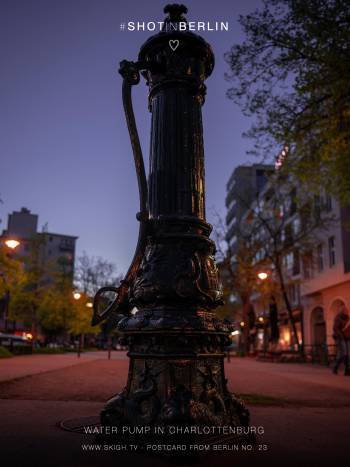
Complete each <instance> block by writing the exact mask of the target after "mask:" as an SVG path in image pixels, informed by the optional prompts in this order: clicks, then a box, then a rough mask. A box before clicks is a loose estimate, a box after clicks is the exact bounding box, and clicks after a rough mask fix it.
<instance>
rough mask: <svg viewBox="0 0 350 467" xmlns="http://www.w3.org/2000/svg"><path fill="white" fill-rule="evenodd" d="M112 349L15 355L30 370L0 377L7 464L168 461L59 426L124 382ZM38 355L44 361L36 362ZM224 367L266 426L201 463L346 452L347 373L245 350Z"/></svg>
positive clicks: (344, 455) (325, 457)
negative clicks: (253, 441) (108, 447)
mask: <svg viewBox="0 0 350 467" xmlns="http://www.w3.org/2000/svg"><path fill="white" fill-rule="evenodd" d="M38 357H39V358H38ZM43 357H45V358H43ZM57 357H61V358H57ZM62 357H63V358H62ZM112 357H113V360H107V354H106V353H103V352H102V353H98V354H97V355H96V353H91V354H84V355H83V356H82V358H81V359H80V360H79V359H77V357H76V355H69V354H67V355H55V356H28V357H18V359H19V360H18V363H17V367H18V369H19V368H20V366H21V364H22V366H23V365H24V364H25V363H26V362H27V363H28V366H29V367H30V370H31V371H32V374H31V375H27V376H24V377H21V378H19V379H15V380H11V381H3V382H0V412H1V414H2V416H1V421H2V423H1V424H0V440H1V446H0V450H1V453H2V459H4V460H5V461H6V460H7V459H8V462H11V465H21V464H22V463H23V460H24V459H25V460H26V461H34V462H35V464H36V465H38V467H41V466H43V467H46V466H50V467H54V466H57V467H62V466H63V465H64V466H65V467H70V466H72V467H73V466H74V467H80V466H82V467H90V466H91V467H93V466H96V465H103V467H112V466H113V467H115V465H123V464H127V465H129V466H130V467H131V466H132V465H137V466H138V467H143V466H145V467H165V466H169V465H170V464H169V462H167V461H165V460H164V459H161V458H159V457H148V456H144V455H141V454H138V453H136V454H135V455H132V454H130V453H129V454H127V453H118V452H115V451H114V452H107V453H105V452H98V453H97V452H86V451H84V450H83V449H82V444H85V443H92V444H93V443H94V438H93V437H92V436H91V435H90V436H88V435H82V434H78V433H71V432H66V431H63V430H62V429H60V428H58V426H57V423H58V422H60V421H62V420H67V419H77V418H78V419H80V418H81V417H91V416H94V417H96V416H98V414H99V413H100V411H101V409H102V408H103V407H104V405H105V403H106V401H107V400H108V399H109V398H110V397H111V396H112V395H114V394H115V393H117V392H120V391H121V390H122V388H123V387H124V386H125V383H126V379H127V372H128V363H129V362H128V359H127V358H126V354H125V352H114V353H113V354H112ZM27 358H28V360H25V359H27ZM49 359H51V363H49ZM16 360H17V358H13V359H8V360H6V362H4V361H2V362H1V366H0V376H1V375H2V376H3V377H4V374H7V375H9V372H8V371H7V370H6V366H8V367H11V366H12V364H13V363H15V362H16ZM40 361H42V362H45V363H43V364H42V365H41V366H40V365H36V366H35V364H36V362H40ZM20 362H22V363H21V364H20ZM59 365H63V366H61V367H59ZM39 366H40V370H41V372H39V373H38V369H39ZM55 366H57V368H54V367H55ZM225 367H226V376H227V378H228V380H229V387H230V389H231V390H233V391H234V392H236V393H238V394H241V395H243V398H244V397H245V398H246V400H247V406H248V408H249V410H250V413H251V425H252V426H262V427H264V430H265V433H264V434H263V435H262V436H260V437H259V438H258V443H257V445H256V446H255V447H254V451H253V452H245V453H243V452H234V453H232V452H228V453H222V452H216V453H210V454H208V455H206V456H204V457H203V458H202V459H201V462H200V464H199V466H200V467H207V466H208V467H209V466H211V465H213V464H214V463H215V464H217V465H224V463H226V464H230V465H231V464H232V465H239V466H244V467H245V466H247V467H250V466H255V465H256V466H261V465H262V463H263V465H266V464H267V463H268V465H269V466H270V467H272V466H275V465H276V466H280V465H283V467H287V466H293V467H295V466H296V465H298V466H301V467H312V466H314V465H315V466H316V465H317V466H318V467H320V466H326V465H327V466H328V465H331V464H332V463H334V461H335V460H336V461H337V462H341V461H342V462H345V461H346V460H348V458H349V454H348V440H347V433H348V432H349V423H350V422H349V421H350V378H346V377H344V376H342V375H338V376H336V375H333V374H332V373H331V371H330V369H329V368H324V367H316V366H315V367H313V366H311V365H308V364H306V365H303V364H277V363H267V362H259V361H255V360H251V359H249V358H232V359H231V363H226V365H225ZM1 368H2V371H1ZM45 369H46V370H45ZM33 372H34V373H33ZM263 396H264V397H266V399H264V397H263ZM269 397H270V398H271V399H269ZM159 442H160V443H161V439H160V440H159ZM260 446H266V451H261V450H260ZM19 447H20V449H19Z"/></svg>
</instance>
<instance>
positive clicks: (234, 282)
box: [214, 198, 277, 353]
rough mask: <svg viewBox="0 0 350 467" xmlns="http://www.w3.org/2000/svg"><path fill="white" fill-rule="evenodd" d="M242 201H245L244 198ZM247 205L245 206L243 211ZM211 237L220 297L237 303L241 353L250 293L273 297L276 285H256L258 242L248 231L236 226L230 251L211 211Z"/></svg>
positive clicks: (224, 232)
mask: <svg viewBox="0 0 350 467" xmlns="http://www.w3.org/2000/svg"><path fill="white" fill-rule="evenodd" d="M244 199H245V200H246V198H244ZM249 206H250V204H247V209H248V207H249ZM214 215H215V224H214V237H215V243H216V245H217V260H218V264H219V270H220V271H221V281H222V282H223V288H224V297H225V299H226V300H230V297H232V296H233V297H237V298H238V300H239V301H240V303H241V316H240V318H239V320H240V321H243V323H244V327H243V330H242V333H243V347H244V351H245V353H247V352H248V351H249V346H250V339H249V331H250V321H251V319H250V316H251V314H252V304H251V296H252V295H253V293H254V292H259V293H260V294H261V296H262V297H263V298H265V297H270V296H271V295H272V294H275V295H277V291H276V290H275V289H276V284H275V282H273V281H269V282H268V283H265V284H263V285H262V284H260V283H259V281H258V277H257V274H258V272H259V268H260V266H261V265H257V264H256V262H255V256H256V253H257V251H258V250H259V248H260V243H258V242H256V241H254V240H253V238H252V236H251V235H250V232H247V231H246V229H244V230H243V229H241V225H240V224H237V226H236V229H235V235H236V237H237V239H238V240H237V243H236V247H235V249H233V248H232V246H231V245H230V243H229V242H228V241H227V239H228V235H227V234H228V231H227V227H226V225H225V223H224V221H223V219H222V217H221V216H220V215H219V213H217V212H215V213H214Z"/></svg>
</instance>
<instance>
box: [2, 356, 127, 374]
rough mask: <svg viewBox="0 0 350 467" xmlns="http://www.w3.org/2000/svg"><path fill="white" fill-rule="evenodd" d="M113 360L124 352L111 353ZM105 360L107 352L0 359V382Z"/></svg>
mask: <svg viewBox="0 0 350 467" xmlns="http://www.w3.org/2000/svg"><path fill="white" fill-rule="evenodd" d="M111 356H112V358H113V359H120V358H122V359H125V358H126V355H125V352H112V354H111ZM98 359H104V360H106V359H107V352H103V351H102V352H84V353H82V354H81V355H80V358H78V357H77V354H76V353H73V352H72V353H66V354H57V355H21V356H18V357H14V358H12V359H11V360H8V359H7V358H0V381H8V380H11V379H14V378H21V377H23V376H28V375H35V374H38V373H44V372H46V371H52V370H57V369H59V368H66V367H69V366H72V365H78V364H80V363H82V362H84V361H86V360H88V361H91V360H98Z"/></svg>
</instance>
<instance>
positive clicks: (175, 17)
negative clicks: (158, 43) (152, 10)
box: [162, 3, 187, 32]
mask: <svg viewBox="0 0 350 467" xmlns="http://www.w3.org/2000/svg"><path fill="white" fill-rule="evenodd" d="M164 13H168V16H167V17H166V18H165V20H164V25H163V28H162V31H163V32H164V31H165V32H172V31H177V30H178V25H179V23H183V24H185V25H186V27H185V28H186V29H187V19H186V18H185V16H184V14H185V13H187V7H186V6H185V5H179V4H178V3H171V4H170V5H166V7H164Z"/></svg>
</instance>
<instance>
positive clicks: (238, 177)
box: [225, 164, 273, 252]
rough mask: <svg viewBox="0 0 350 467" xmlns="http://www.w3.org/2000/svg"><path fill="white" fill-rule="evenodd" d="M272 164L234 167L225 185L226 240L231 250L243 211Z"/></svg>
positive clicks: (235, 245)
mask: <svg viewBox="0 0 350 467" xmlns="http://www.w3.org/2000/svg"><path fill="white" fill-rule="evenodd" d="M272 171H273V166H272V165H265V164H252V165H240V166H238V167H236V168H235V169H234V171H233V172H232V175H231V177H230V178H229V181H228V182H227V185H226V192H227V195H226V200H225V203H226V208H227V215H226V226H227V236H226V240H227V243H228V244H229V246H230V249H231V251H233V252H234V251H235V249H236V248H237V235H238V234H239V232H238V229H237V228H238V226H239V224H240V221H241V218H242V216H243V215H244V213H245V212H246V211H247V210H248V209H249V207H250V205H251V203H252V202H253V200H254V199H255V198H256V196H257V195H258V193H260V192H261V190H262V189H263V188H264V186H265V184H266V182H267V179H268V178H267V177H268V174H269V173H271V172H272Z"/></svg>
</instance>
